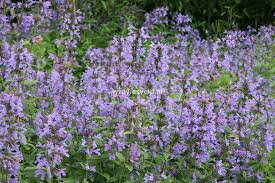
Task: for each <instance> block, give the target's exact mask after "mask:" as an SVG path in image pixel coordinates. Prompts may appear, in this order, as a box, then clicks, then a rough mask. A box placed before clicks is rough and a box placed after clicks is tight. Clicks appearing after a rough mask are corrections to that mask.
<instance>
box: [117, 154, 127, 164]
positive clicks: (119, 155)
mask: <svg viewBox="0 0 275 183" xmlns="http://www.w3.org/2000/svg"><path fill="white" fill-rule="evenodd" d="M116 157H117V159H118V160H119V161H122V162H124V161H125V157H124V156H123V154H121V153H120V152H116Z"/></svg>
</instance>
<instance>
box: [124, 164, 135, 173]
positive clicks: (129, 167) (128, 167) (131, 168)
mask: <svg viewBox="0 0 275 183" xmlns="http://www.w3.org/2000/svg"><path fill="white" fill-rule="evenodd" d="M125 167H126V168H127V169H128V170H129V171H130V172H131V171H133V169H134V167H133V166H131V165H128V164H125Z"/></svg>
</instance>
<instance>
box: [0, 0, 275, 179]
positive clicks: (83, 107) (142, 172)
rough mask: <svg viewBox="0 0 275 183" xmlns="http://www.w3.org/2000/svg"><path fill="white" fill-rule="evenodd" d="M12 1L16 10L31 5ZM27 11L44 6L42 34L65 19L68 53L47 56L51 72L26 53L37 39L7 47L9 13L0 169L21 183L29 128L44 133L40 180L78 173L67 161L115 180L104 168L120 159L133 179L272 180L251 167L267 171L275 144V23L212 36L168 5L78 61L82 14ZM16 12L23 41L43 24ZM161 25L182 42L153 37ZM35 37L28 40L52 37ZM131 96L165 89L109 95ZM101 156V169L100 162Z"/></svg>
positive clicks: (1, 22) (2, 59)
mask: <svg viewBox="0 0 275 183" xmlns="http://www.w3.org/2000/svg"><path fill="white" fill-rule="evenodd" d="M37 3H40V4H39V5H37ZM57 3H58V4H59V5H60V7H62V8H71V6H68V5H66V4H65V2H63V1H57ZM6 5H8V6H9V8H10V10H9V11H11V9H12V8H13V9H14V10H16V8H19V7H20V6H23V5H22V4H20V3H19V4H13V3H11V2H9V1H7V4H6ZM24 6H25V8H30V7H32V6H40V7H41V8H40V9H39V11H41V12H42V14H41V15H40V16H43V17H44V18H40V19H41V22H40V23H41V24H38V25H39V27H40V28H41V29H40V31H41V30H42V28H43V30H44V28H45V27H49V24H51V21H53V20H52V19H55V18H56V19H59V20H60V21H62V24H61V26H59V27H58V29H59V30H60V34H59V35H58V36H59V38H60V39H57V40H55V41H53V42H54V46H55V47H56V48H57V49H59V51H60V50H62V49H61V48H64V50H63V52H62V53H61V54H60V53H59V52H58V51H57V53H52V52H51V53H48V58H45V59H47V60H48V61H49V62H50V63H52V66H51V67H50V69H45V68H44V67H43V59H41V58H36V57H35V56H34V55H33V54H32V53H31V52H30V51H29V50H28V49H27V48H29V49H30V47H27V46H26V43H25V42H24V41H23V40H25V39H27V38H25V37H24V38H22V40H21V41H19V42H18V43H17V44H12V43H10V42H9V40H8V38H9V39H10V38H11V37H10V36H9V35H8V33H9V32H11V29H13V25H12V23H7V22H8V21H9V19H11V17H9V18H8V17H7V16H6V15H1V17H0V28H1V32H0V35H1V37H3V38H5V39H4V40H5V42H4V43H3V44H1V50H0V53H1V54H0V74H1V75H0V77H1V82H2V83H3V84H2V85H3V87H2V88H1V94H0V121H1V123H0V132H1V133H0V160H1V161H0V173H1V171H2V170H4V173H5V174H7V175H8V179H7V181H8V182H18V177H17V174H18V172H19V169H20V163H21V161H22V160H23V155H22V153H21V152H20V146H23V145H24V143H26V142H25V135H26V133H28V131H27V129H32V130H34V131H35V140H33V142H32V143H34V145H35V146H36V148H37V150H38V152H37V154H36V158H35V160H34V162H32V163H33V164H34V165H35V166H36V170H35V176H36V177H38V178H40V179H41V180H53V179H57V180H58V181H61V180H62V178H64V177H66V176H69V175H68V174H70V173H71V172H67V169H66V168H68V165H67V164H66V163H64V161H68V159H70V158H72V159H74V158H75V161H76V162H74V164H73V165H72V166H77V165H75V164H81V165H82V169H83V172H85V173H86V174H87V176H86V177H89V178H90V180H93V179H92V178H91V177H93V176H95V177H96V176H101V175H104V176H103V177H105V178H106V177H107V178H106V179H110V176H106V174H105V173H104V172H103V173H102V169H103V170H104V169H106V170H109V169H110V166H111V164H112V163H113V162H119V163H118V164H120V166H124V165H125V167H126V169H127V170H129V173H130V176H129V177H131V178H128V179H132V180H133V181H137V180H143V181H144V182H161V181H165V180H166V179H170V180H171V179H172V180H174V181H177V180H179V181H180V180H186V181H187V182H188V181H189V182H190V181H193V182H204V181H209V182H224V181H233V182H237V181H240V180H242V178H243V177H244V176H245V177H246V178H247V179H248V180H251V181H257V182H261V181H262V180H263V179H265V177H264V176H265V175H264V173H263V172H261V171H260V170H258V169H257V168H254V167H253V166H252V165H253V163H254V162H260V163H262V164H267V162H268V160H267V157H268V155H269V153H270V152H271V151H272V149H273V148H274V127H273V125H272V123H273V122H274V117H275V111H274V109H275V99H274V97H273V96H272V89H273V87H274V86H273V85H274V84H273V83H272V82H271V80H272V79H274V78H270V77H269V76H268V77H266V75H264V74H262V73H263V72H262V71H261V69H259V64H261V63H262V62H264V63H268V62H270V58H269V56H270V55H272V47H273V48H274V44H275V41H274V34H275V28H274V26H264V27H261V28H260V29H259V30H258V31H256V30H252V29H250V30H249V31H229V32H226V33H225V36H224V37H223V38H221V39H215V40H212V39H209V40H206V39H203V38H201V37H200V36H199V34H198V32H197V31H196V30H193V29H192V27H191V26H190V22H191V20H190V18H189V17H188V16H184V15H181V14H178V13H177V14H172V15H170V14H169V12H168V9H167V8H159V9H156V10H154V11H153V12H152V13H150V14H146V21H145V23H144V24H143V26H142V27H141V28H140V29H133V28H130V29H129V33H128V36H126V37H122V36H121V37H119V36H116V37H114V38H113V40H112V41H111V42H110V43H109V46H108V47H107V48H90V49H88V50H87V52H86V54H85V56H83V58H81V60H79V55H78V52H77V45H78V44H80V43H81V28H82V26H81V22H82V20H83V15H82V13H81V12H80V11H75V12H73V13H66V12H65V11H62V10H60V9H59V10H57V11H58V12H59V13H57V12H55V11H54V10H52V9H51V3H50V1H45V2H40V1H39V2H36V1H30V2H28V3H26V4H24ZM0 8H1V7H0ZM18 16H20V21H19V22H17V25H15V27H16V26H19V27H20V31H21V32H20V33H22V35H24V33H27V32H29V31H30V30H31V29H32V27H33V26H35V24H36V23H35V22H36V21H39V20H38V19H36V18H35V17H34V16H33V15H31V14H22V15H21V14H20V15H18ZM54 17H55V18H54ZM21 19H22V20H21ZM55 21H56V20H55ZM42 23H43V26H45V27H43V26H41V25H42ZM159 25H169V26H168V27H169V28H170V30H169V31H170V32H172V36H171V35H169V34H167V33H163V32H155V28H156V27H157V26H159ZM49 30H50V29H49ZM18 31H19V30H18ZM36 38H37V39H33V44H32V43H28V44H27V45H30V44H31V45H34V44H39V42H41V41H43V38H42V37H41V36H39V37H36ZM271 59H272V58H271ZM80 62H81V63H82V64H83V63H84V64H85V71H84V72H83V73H82V74H81V75H80V76H75V75H74V71H75V70H74V68H75V67H74V66H78V64H79V63H80ZM266 72H269V70H267V71H266ZM130 90H131V91H136V90H138V91H163V92H161V93H159V92H154V93H151V94H150V95H145V94H142V93H141V94H138V95H137V94H136V93H130V92H117V93H114V92H111V91H130ZM29 98H35V99H37V103H36V104H37V112H36V114H35V117H34V119H32V118H30V119H28V117H27V115H26V114H25V113H26V112H25V111H24V109H26V108H27V106H26V105H25V103H24V101H27V100H28V99H29ZM26 125H27V126H28V128H27V127H26ZM26 131H27V132H26ZM76 146H77V147H76ZM76 156H81V157H83V159H82V160H79V157H78V158H76ZM95 157H98V158H99V159H102V162H100V163H98V164H97V163H95V162H96V160H95V159H96V158H95ZM77 161H80V162H77ZM106 162H107V163H106ZM108 163H109V164H108ZM100 171H101V172H100ZM205 171H208V172H207V173H206V172H205ZM103 177H102V179H104V180H105V178H103ZM128 179H127V178H125V180H128ZM78 181H82V180H78Z"/></svg>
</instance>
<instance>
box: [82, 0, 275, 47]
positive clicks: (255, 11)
mask: <svg viewBox="0 0 275 183" xmlns="http://www.w3.org/2000/svg"><path fill="white" fill-rule="evenodd" d="M84 2H85V3H88V4H89V3H90V6H89V7H90V8H91V9H86V11H88V12H92V14H91V18H89V19H88V20H89V21H93V23H94V24H93V25H94V28H95V29H93V30H92V32H93V33H95V34H93V35H94V37H93V42H94V44H96V46H99V47H105V46H106V45H107V42H108V40H110V39H111V38H112V37H113V36H114V35H115V34H124V33H125V32H126V31H127V26H128V25H129V23H130V22H131V23H132V24H133V25H134V26H137V27H138V26H140V25H141V24H142V22H143V21H144V13H146V12H150V11H152V10H153V9H155V8H157V7H160V6H167V7H168V8H169V10H170V11H172V12H181V13H183V14H187V15H189V16H190V17H191V18H192V25H193V27H194V28H196V29H198V30H199V31H200V33H201V34H202V36H206V35H207V34H206V30H207V32H208V35H210V36H212V37H217V36H218V37H220V36H222V34H223V32H224V31H226V30H230V29H241V30H244V29H246V28H247V26H249V25H250V26H251V27H255V28H257V27H259V26H261V25H266V24H271V23H273V21H274V16H273V15H274V13H275V0H93V1H81V0H79V1H78V6H79V7H81V5H83V3H84ZM85 7H88V6H85ZM91 10H92V11H91Z"/></svg>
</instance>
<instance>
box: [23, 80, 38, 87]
mask: <svg viewBox="0 0 275 183" xmlns="http://www.w3.org/2000/svg"><path fill="white" fill-rule="evenodd" d="M37 83H38V81H37V80H34V79H31V80H24V81H22V84H23V85H26V86H32V85H35V84H37Z"/></svg>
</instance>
